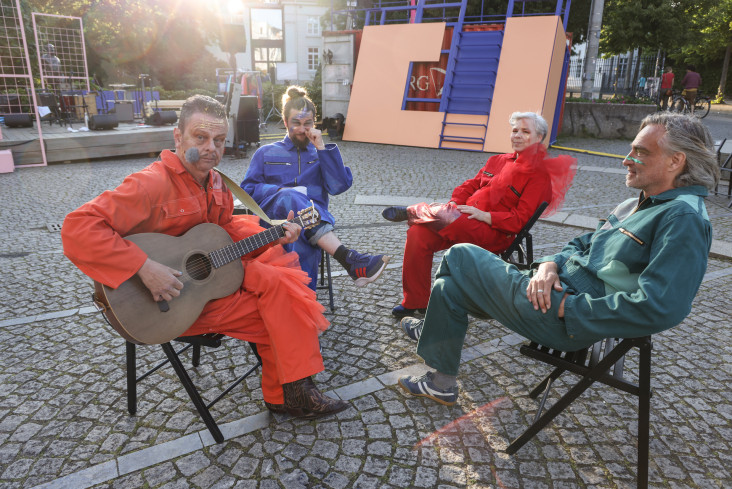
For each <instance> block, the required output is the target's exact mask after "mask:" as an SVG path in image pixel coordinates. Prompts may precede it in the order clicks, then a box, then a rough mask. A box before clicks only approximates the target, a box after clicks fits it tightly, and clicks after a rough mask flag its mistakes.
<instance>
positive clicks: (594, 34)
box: [581, 0, 605, 99]
mask: <svg viewBox="0 0 732 489" xmlns="http://www.w3.org/2000/svg"><path fill="white" fill-rule="evenodd" d="M604 7H605V0H592V6H591V7H590V25H589V31H588V33H587V52H586V54H585V65H584V70H583V71H584V74H583V75H582V94H581V96H582V98H587V99H591V98H592V93H593V87H594V85H595V63H596V62H597V54H598V50H599V47H600V29H601V28H602V10H603V8H604Z"/></svg>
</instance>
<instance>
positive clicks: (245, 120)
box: [236, 95, 259, 143]
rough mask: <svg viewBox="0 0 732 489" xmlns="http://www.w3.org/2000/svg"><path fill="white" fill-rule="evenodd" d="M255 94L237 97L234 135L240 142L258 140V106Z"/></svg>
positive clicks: (254, 141)
mask: <svg viewBox="0 0 732 489" xmlns="http://www.w3.org/2000/svg"><path fill="white" fill-rule="evenodd" d="M257 104H258V99H257V97H256V96H255V95H242V96H241V97H239V112H238V113H237V115H236V137H237V139H238V140H239V141H241V142H246V143H257V142H259V108H258V107H257Z"/></svg>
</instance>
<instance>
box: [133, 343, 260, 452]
mask: <svg viewBox="0 0 732 489" xmlns="http://www.w3.org/2000/svg"><path fill="white" fill-rule="evenodd" d="M222 338H224V335H222V334H203V335H198V336H181V337H179V338H176V339H175V340H174V341H178V342H183V343H187V344H186V346H184V347H183V348H181V349H179V350H178V351H176V350H175V348H173V346H172V345H171V344H170V343H163V344H161V345H160V346H161V347H162V349H163V351H164V352H165V355H166V356H167V357H168V358H167V360H164V361H162V362H160V363H158V364H157V365H155V366H154V367H152V368H151V369H150V370H148V371H147V372H145V373H144V374H142V375H140V376H139V377H138V376H137V353H136V345H135V344H134V343H131V342H129V341H127V342H126V346H127V362H126V363H127V410H128V411H129V413H130V414H131V415H133V416H134V415H135V413H136V412H137V383H138V382H140V381H141V380H143V379H145V378H146V377H148V376H149V375H150V374H152V373H153V372H155V371H157V370H158V369H160V368H161V367H164V366H165V365H167V364H168V363H170V364H171V365H172V366H173V369H174V370H175V373H176V374H177V375H178V378H179V379H180V381H181V383H182V384H183V387H185V389H186V392H188V396H189V397H190V398H191V401H193V404H194V406H196V410H197V411H198V414H199V415H200V416H201V419H202V420H203V422H204V423H205V424H206V428H208V431H209V432H211V436H213V439H214V440H216V442H217V443H221V442H223V441H224V436H223V435H222V434H221V430H220V429H219V426H218V425H217V424H216V421H214V419H213V416H212V415H211V412H210V411H209V410H210V409H211V407H212V406H213V405H214V404H216V403H217V402H219V401H220V400H221V399H222V398H223V397H224V396H225V395H226V394H228V393H229V392H231V390H232V389H233V388H234V387H236V386H237V385H239V384H240V383H241V382H242V381H244V379H246V378H247V377H249V376H250V375H251V374H252V373H254V372H255V371H256V370H257V368H258V367H259V366H261V365H262V359H261V358H260V357H259V354H258V353H257V348H256V345H255V344H254V343H249V345H250V346H251V348H252V351H253V352H254V355H255V356H256V357H257V362H256V364H255V365H254V366H253V367H251V368H250V369H249V370H247V371H246V372H245V373H244V374H243V375H241V376H240V377H239V378H237V379H236V380H235V381H234V382H232V383H231V384H230V385H229V386H228V387H227V388H226V389H225V390H224V391H223V392H221V393H220V394H219V395H218V396H217V397H216V398H215V399H214V400H213V401H210V402H209V403H206V402H204V400H203V399H202V398H201V395H200V394H199V392H198V389H196V386H195V385H194V384H193V381H192V380H191V377H190V376H189V375H188V372H187V371H186V369H185V367H184V366H183V362H181V360H180V354H181V353H183V352H184V351H186V350H188V349H190V348H193V354H192V358H191V361H192V363H193V366H194V367H198V365H199V364H200V361H201V347H202V346H206V347H210V348H218V347H220V346H221V339H222Z"/></svg>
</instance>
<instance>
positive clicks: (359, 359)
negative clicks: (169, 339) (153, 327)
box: [0, 116, 732, 489]
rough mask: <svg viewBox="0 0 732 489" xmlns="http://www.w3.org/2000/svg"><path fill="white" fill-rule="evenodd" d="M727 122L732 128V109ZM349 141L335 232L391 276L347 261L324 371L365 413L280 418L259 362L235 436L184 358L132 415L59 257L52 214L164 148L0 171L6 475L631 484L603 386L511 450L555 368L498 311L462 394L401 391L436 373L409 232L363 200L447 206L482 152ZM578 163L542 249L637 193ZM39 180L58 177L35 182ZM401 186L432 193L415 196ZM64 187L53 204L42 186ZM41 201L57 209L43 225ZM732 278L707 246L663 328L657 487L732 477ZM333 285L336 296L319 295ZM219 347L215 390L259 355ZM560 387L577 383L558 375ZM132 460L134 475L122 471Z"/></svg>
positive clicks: (464, 372) (21, 481)
mask: <svg viewBox="0 0 732 489" xmlns="http://www.w3.org/2000/svg"><path fill="white" fill-rule="evenodd" d="M710 117H712V116H709V117H708V118H707V119H705V121H707V120H711V119H709V118H710ZM723 122H724V120H723ZM715 124H717V126H719V125H720V123H719V121H717V122H715ZM715 127H716V126H715ZM720 127H721V126H720ZM724 127H726V128H728V129H730V130H732V119H731V120H730V123H729V124H728V125H726V126H724ZM726 132H728V133H729V131H726ZM566 144H567V145H569V144H571V145H574V146H575V147H586V148H588V149H597V150H604V151H606V152H613V153H614V154H620V153H621V152H622V151H623V150H625V149H626V148H627V147H628V141H615V142H612V141H611V142H601V141H596V140H590V139H582V138H573V139H571V140H568V141H567V142H566ZM339 145H340V146H341V149H342V152H343V153H344V155H346V156H347V160H348V164H349V165H350V166H351V168H352V171H353V173H354V186H353V188H352V189H351V190H349V191H348V192H345V193H344V194H340V195H337V196H333V198H332V199H331V209H332V211H333V213H334V215H335V217H336V221H337V232H338V235H339V237H340V238H341V239H342V240H343V242H344V243H348V245H349V246H353V247H356V248H358V249H363V250H369V251H373V252H383V253H388V254H389V255H391V256H392V262H391V263H390V265H389V267H388V268H387V269H386V270H385V272H384V273H383V274H382V277H381V278H380V279H379V282H378V283H377V284H374V285H371V286H369V287H366V288H363V289H357V288H356V287H354V286H353V284H352V281H351V280H350V279H349V278H348V277H347V276H346V275H345V274H344V273H343V271H342V270H340V269H339V268H340V267H338V266H337V265H335V266H334V272H335V273H334V277H333V281H334V294H335V302H336V306H337V309H336V311H335V312H333V313H331V312H329V311H328V312H327V317H328V319H329V320H330V321H331V327H330V328H329V330H328V331H327V332H326V333H325V334H323V335H322V336H321V345H322V347H323V356H324V360H325V371H324V372H322V373H320V374H318V375H316V376H315V381H316V382H317V383H318V385H319V386H320V387H321V388H322V389H323V390H325V391H329V392H332V393H340V394H338V395H341V397H343V396H345V398H348V399H349V400H350V402H351V405H352V408H350V409H348V410H346V411H344V412H342V413H339V414H338V415H336V416H332V417H330V418H326V419H322V420H316V421H309V420H293V419H291V418H289V417H288V416H272V415H270V414H269V413H268V412H266V410H265V409H264V407H263V404H262V397H261V387H260V385H259V378H258V376H256V375H255V376H252V377H251V378H250V379H248V380H247V381H246V382H245V383H244V384H243V385H241V386H240V388H238V389H236V390H235V391H234V392H232V393H231V394H230V395H229V396H227V397H226V398H224V400H222V401H221V402H220V403H218V404H217V405H216V406H215V407H214V408H213V409H212V412H213V415H214V418H215V419H217V421H218V422H219V424H220V426H221V427H222V431H223V432H225V436H226V440H225V442H224V443H222V444H220V445H219V444H215V443H214V442H213V440H212V438H211V437H210V434H209V433H208V431H207V430H206V428H205V425H204V424H203V423H202V422H201V421H200V419H199V418H198V415H197V413H196V412H195V409H194V408H193V406H192V404H191V403H190V400H189V398H188V396H187V394H186V393H185V390H184V389H183V388H182V387H181V385H180V382H179V381H178V379H177V377H176V376H175V374H174V373H173V372H172V370H170V369H169V368H167V369H161V370H159V371H157V372H155V373H154V374H153V375H152V376H151V377H150V378H149V379H146V380H145V381H143V382H141V383H140V385H139V386H138V406H137V407H138V410H137V415H136V416H129V415H128V413H127V411H126V406H125V396H126V384H125V377H124V371H123V369H121V368H120V366H121V365H122V364H123V361H124V350H125V348H124V342H123V341H122V340H121V338H119V336H118V335H117V333H115V332H114V331H113V330H112V329H111V328H109V327H108V326H107V325H106V324H105V323H104V322H103V320H102V319H101V318H100V316H99V314H98V313H95V312H92V311H91V309H90V307H89V306H90V301H89V296H90V293H91V285H90V282H89V280H88V279H86V278H85V277H83V276H82V274H81V273H80V272H79V271H78V270H77V269H76V268H75V267H74V266H73V265H72V264H71V263H69V262H68V260H66V259H65V258H64V257H63V254H62V253H61V243H60V236H59V234H58V233H50V232H49V231H48V230H47V228H46V220H47V219H49V218H50V219H52V220H58V222H60V221H61V220H62V219H63V217H64V216H65V215H66V213H68V212H69V211H70V210H72V209H74V208H75V207H77V206H78V205H80V204H82V203H83V202H85V201H87V200H89V199H90V198H92V197H93V196H95V195H97V194H98V193H100V192H101V191H103V190H106V189H108V188H113V187H114V186H115V185H116V184H118V183H119V182H120V181H121V180H122V179H123V178H124V176H125V175H127V174H129V173H130V172H131V171H134V170H136V169H141V168H143V167H145V166H147V164H148V163H149V162H150V159H149V158H130V159H124V160H115V161H93V162H90V163H88V164H82V165H78V164H73V165H52V166H50V167H47V168H36V169H33V168H29V169H21V170H17V171H16V172H14V173H12V174H6V175H2V176H0V202H1V203H2V204H3V205H1V206H0V217H2V219H0V223H1V224H0V246H3V248H4V249H5V250H9V251H8V252H9V253H10V252H16V251H23V252H25V253H27V254H25V255H22V256H20V255H19V256H18V257H17V258H5V257H4V255H2V256H0V263H2V264H3V265H5V267H4V269H5V270H6V271H7V273H6V275H5V276H4V278H3V286H2V287H1V288H0V342H2V344H3V345H6V348H5V349H4V354H3V356H2V357H0V466H1V467H2V469H0V480H1V481H2V482H0V488H2V487H12V488H13V489H15V488H16V487H24V488H26V487H27V488H32V487H34V486H36V485H40V484H43V483H52V482H54V481H58V484H66V487H74V489H82V488H83V487H94V488H95V489H102V488H111V487H115V488H123V487H124V488H127V487H150V488H151V489H160V488H163V487H165V488H174V487H222V488H228V487H242V488H244V487H246V488H249V487H256V488H264V489H269V488H275V487H276V488H281V487H308V488H320V487H323V488H350V487H375V488H384V489H385V488H390V487H399V488H405V487H410V488H411V487H429V488H445V489H447V488H451V487H470V488H473V487H474V488H481V489H483V488H487V487H531V488H532V489H533V488H539V487H548V488H552V489H557V488H575V487H597V488H602V489H605V488H625V487H635V463H636V457H637V453H636V450H635V440H636V424H637V423H636V421H635V416H636V412H637V408H636V400H635V398H633V396H631V395H627V394H623V393H619V392H615V391H611V390H609V389H606V388H601V387H593V388H591V389H590V390H588V391H587V392H586V393H585V394H584V395H583V396H582V397H581V398H580V399H578V401H576V403H575V404H574V405H573V406H572V408H570V409H569V410H568V411H567V412H566V413H564V414H563V415H561V416H559V417H558V418H557V419H556V420H555V421H554V422H553V423H552V424H550V426H548V427H547V428H545V429H544V430H543V431H542V433H540V434H539V435H538V436H537V437H535V438H534V439H533V440H532V441H530V442H529V443H528V444H527V445H526V446H525V447H524V448H522V449H521V450H520V451H519V453H517V454H516V455H515V456H508V455H506V454H505V452H504V450H505V448H506V446H507V445H508V442H509V441H510V440H511V439H513V438H514V437H515V436H517V435H518V434H519V433H521V432H522V431H523V430H524V429H525V428H526V427H527V426H528V424H529V423H530V422H531V418H532V416H533V414H534V413H535V411H536V405H537V404H536V401H534V400H531V399H529V398H528V396H527V393H528V391H529V390H530V389H531V388H533V386H534V385H535V384H536V383H537V382H538V381H539V380H540V379H541V378H543V377H544V376H545V375H546V374H547V371H548V369H547V368H546V367H545V366H541V365H538V364H536V363H535V362H533V361H532V360H530V359H526V358H524V357H522V356H521V355H520V354H519V353H518V344H519V343H521V342H522V341H523V340H522V339H521V338H520V337H518V336H517V335H514V334H512V333H510V332H509V331H508V330H506V329H505V328H503V327H502V326H500V325H498V324H497V323H495V322H494V321H486V320H480V321H479V320H474V321H472V322H471V325H470V328H469V329H468V334H467V336H466V347H467V348H466V350H465V352H464V355H463V364H462V366H461V373H460V376H459V378H458V381H459V385H460V392H461V394H460V398H459V402H458V405H457V406H456V407H454V408H445V407H444V406H438V405H436V404H434V403H431V402H430V401H428V400H425V399H418V398H412V397H409V398H408V397H406V396H404V394H403V392H401V391H400V390H399V389H398V388H397V387H396V386H395V383H396V381H397V379H398V377H399V376H401V375H407V374H410V375H419V374H421V373H423V372H424V371H425V370H426V369H427V367H426V366H425V365H424V363H423V362H422V361H421V359H420V358H419V357H418V356H417V355H416V354H415V344H414V343H413V342H411V341H409V340H408V339H406V338H405V337H404V334H403V332H402V331H401V330H400V329H399V328H398V324H397V322H396V321H395V320H394V319H393V318H392V317H391V314H390V309H391V308H392V307H393V306H394V305H396V304H397V303H398V302H399V300H400V298H401V261H402V255H403V249H404V248H403V245H404V238H405V233H406V226H404V225H401V224H393V223H389V222H385V221H384V220H383V218H382V217H381V214H380V213H381V209H382V208H383V204H382V205H361V204H357V203H355V200H356V199H357V198H359V199H360V198H361V196H363V197H366V198H372V200H373V202H375V203H378V202H380V200H379V199H380V198H381V197H379V196H394V195H396V196H402V197H406V198H411V199H414V198H418V199H419V200H424V199H427V200H440V199H444V198H446V197H447V196H449V194H450V191H451V189H452V188H453V187H454V186H455V185H457V184H459V183H461V181H462V180H464V178H466V177H465V175H473V174H474V173H475V171H476V169H477V168H479V167H480V166H481V164H482V161H484V160H485V158H486V157H487V155H480V154H476V153H471V152H459V151H451V152H445V151H439V150H431V149H424V148H406V147H393V146H387V145H372V144H365V143H353V142H341V143H339ZM550 153H552V154H558V151H556V150H550ZM447 157H449V161H450V164H449V165H446V164H445V161H446V158H447ZM577 157H578V160H579V163H580V165H581V166H582V171H580V172H579V173H578V176H577V177H576V179H575V183H574V185H573V187H572V188H571V189H570V191H569V193H568V194H567V199H566V201H565V207H564V209H563V213H564V215H562V216H560V215H559V214H558V215H556V216H555V217H556V218H560V217H561V219H555V221H560V222H564V224H557V223H556V222H550V220H541V221H539V222H538V223H537V224H536V225H535V226H534V244H535V253H536V254H538V255H543V254H550V253H554V252H556V251H558V250H559V249H561V247H562V245H563V244H564V243H565V242H567V241H568V240H570V239H572V238H573V237H574V236H576V235H577V234H578V233H580V232H584V229H581V228H579V227H573V226H569V225H567V223H571V224H573V225H576V226H594V225H595V223H596V221H597V219H599V218H602V217H605V216H606V215H607V213H608V212H609V211H610V210H611V209H612V208H613V207H614V206H615V204H616V203H617V202H619V201H620V200H622V199H624V198H627V197H634V196H635V193H636V192H635V191H634V190H632V189H627V188H626V187H625V185H624V182H623V180H624V179H623V178H622V176H621V175H619V174H616V173H613V172H612V171H610V172H608V170H617V169H618V168H619V167H618V163H617V161H615V160H614V159H611V158H606V157H600V156H593V155H581V154H577ZM247 165H248V160H247V159H228V158H227V159H225V160H224V161H222V163H221V168H222V169H223V170H224V171H225V172H227V173H228V174H230V175H236V176H237V178H239V177H241V176H243V174H244V172H245V171H246V167H247ZM29 175H32V180H30V179H29V178H30V177H29ZM424 175H430V178H429V179H426V178H425V177H424ZM29 181H32V182H33V184H32V186H33V188H36V189H47V190H45V192H44V191H37V192H31V193H28V192H23V189H25V188H28V186H29V185H30V184H29V183H28V182H29ZM59 181H61V182H63V184H64V185H63V186H59V185H58V182H59ZM405 188H407V189H410V188H411V189H417V190H416V191H415V192H414V195H412V196H410V195H404V194H405V192H404V189H405ZM49 191H52V192H53V195H54V202H53V205H52V206H49V205H47V203H46V202H45V201H44V200H43V199H42V198H39V197H38V195H43V194H44V193H46V194H48V192H49ZM21 194H22V195H21ZM374 199H375V200H374ZM726 202H727V199H726V198H725V197H724V196H711V197H710V198H708V199H707V207H708V211H709V213H710V217H711V219H712V223H713V226H714V233H715V239H718V240H721V241H723V242H727V243H729V242H732V217H730V216H732V213H730V211H729V210H728V209H727V208H726ZM27 208H35V209H44V213H45V214H48V215H47V216H44V219H43V220H42V222H41V221H39V220H38V216H37V213H29V212H27ZM376 237H378V239H377V238H376ZM440 257H441V254H438V255H437V257H436V259H435V261H434V267H435V268H436V266H437V265H438V263H439V260H440ZM731 289H732V260H730V259H728V258H720V257H713V258H711V259H710V261H709V266H708V270H707V276H706V278H705V282H704V283H703V284H702V286H701V288H700V291H699V294H698V296H697V298H696V300H695V301H694V307H693V310H692V314H691V315H690V316H689V318H687V319H686V320H685V321H684V322H683V323H682V324H681V325H679V326H678V327H676V328H673V329H671V330H668V331H666V332H664V333H662V334H659V335H656V336H655V337H654V351H653V353H654V359H653V376H654V377H653V387H654V397H653V400H652V408H651V417H652V419H651V440H652V443H651V486H652V487H689V486H690V485H693V486H694V487H704V488H706V487H725V483H726V481H728V480H729V479H730V477H731V475H730V471H729V468H728V467H730V465H732V456H730V455H729V454H730V453H732V447H731V446H730V441H729V440H730V439H732V432H731V429H730V428H729V426H730V420H731V419H732V394H731V393H730V390H729V385H730V383H732V371H731V370H730V369H729V368H728V365H729V364H730V360H732V353H730V352H729V351H727V350H725V349H724V348H720V347H719V345H727V344H730V340H732V338H731V337H730V336H731V334H732V333H731V332H730V330H729V328H728V324H727V319H728V316H729V297H730V296H732V290H731ZM318 297H319V299H320V300H321V301H323V300H324V295H323V291H319V293H318ZM206 350H207V349H204V352H203V356H202V364H201V366H199V367H198V368H196V369H191V375H192V377H193V380H194V383H196V385H197V386H199V388H200V389H201V390H202V391H203V395H204V398H207V399H211V398H213V396H214V395H215V394H216V393H217V391H218V390H220V388H221V387H223V386H225V385H226V382H227V381H228V380H230V379H232V378H234V377H235V374H234V370H236V372H238V371H239V370H241V369H243V368H244V366H245V365H246V364H249V363H250V362H251V361H252V359H253V355H252V354H251V352H250V351H249V349H248V346H247V345H246V344H244V343H242V342H237V341H227V342H226V344H225V345H224V347H222V348H219V349H217V350H208V351H206ZM137 352H138V362H139V364H140V368H141V369H142V365H147V364H155V363H156V362H157V361H159V360H160V359H161V358H162V356H163V355H162V352H160V348H159V347H139V348H137ZM188 361H189V360H186V364H188V363H187V362H188ZM626 361H627V365H628V370H629V371H631V372H632V371H633V370H634V369H635V368H636V366H637V359H635V358H634V357H633V356H632V355H631V356H630V358H628V359H626ZM556 384H557V385H556V386H555V388H556V389H558V390H561V389H566V385H567V384H566V383H565V382H563V381H562V380H561V379H560V380H559V381H558V382H557V383H556ZM550 402H551V401H550ZM148 449H149V450H151V451H147V450H148ZM43 460H48V461H49V462H50V463H47V464H45V465H43V464H41V461H43ZM118 466H119V467H120V471H121V472H123V475H117V473H116V470H117V469H116V467H118ZM36 467H38V470H36ZM6 473H7V475H5V474H6ZM110 474H111V475H110ZM11 476H12V477H11ZM63 476H66V477H71V476H73V477H75V478H72V479H69V478H64V479H61V477H63ZM7 481H9V482H10V483H9V484H7V483H6V482H7ZM62 481H65V482H62ZM70 481H73V484H72V485H69V484H71V482H70ZM90 481H92V482H90ZM59 487H63V486H59Z"/></svg>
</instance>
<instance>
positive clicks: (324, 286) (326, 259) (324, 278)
mask: <svg viewBox="0 0 732 489" xmlns="http://www.w3.org/2000/svg"><path fill="white" fill-rule="evenodd" d="M326 282H327V283H326ZM316 288H317V289H318V290H327V291H328V302H329V303H330V312H333V311H335V304H334V303H333V277H332V276H331V274H330V255H329V254H328V253H326V252H325V250H320V284H319V285H317V286H316Z"/></svg>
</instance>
